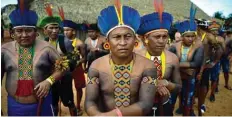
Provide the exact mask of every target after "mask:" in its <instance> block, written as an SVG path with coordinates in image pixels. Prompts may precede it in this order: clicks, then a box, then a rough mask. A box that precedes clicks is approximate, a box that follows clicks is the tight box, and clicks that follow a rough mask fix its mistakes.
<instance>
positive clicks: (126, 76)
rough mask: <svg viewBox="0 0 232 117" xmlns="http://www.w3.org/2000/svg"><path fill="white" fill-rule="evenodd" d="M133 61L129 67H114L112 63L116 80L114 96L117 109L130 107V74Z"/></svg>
mask: <svg viewBox="0 0 232 117" xmlns="http://www.w3.org/2000/svg"><path fill="white" fill-rule="evenodd" d="M132 64H133V61H132V62H131V63H130V64H127V65H114V64H113V62H111V66H112V72H113V78H114V96H115V104H116V106H117V107H121V106H123V107H127V106H129V105H130V73H131V70H132Z"/></svg>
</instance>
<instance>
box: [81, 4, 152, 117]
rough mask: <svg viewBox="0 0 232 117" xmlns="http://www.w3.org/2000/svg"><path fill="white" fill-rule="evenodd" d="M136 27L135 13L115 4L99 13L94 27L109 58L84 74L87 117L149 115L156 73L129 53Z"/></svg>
mask: <svg viewBox="0 0 232 117" xmlns="http://www.w3.org/2000/svg"><path fill="white" fill-rule="evenodd" d="M139 25H140V16H139V13H138V12H137V11H136V10H135V9H133V8H131V7H128V6H125V5H121V4H120V3H119V2H117V4H116V5H114V6H109V7H107V8H105V9H103V10H102V11H101V13H100V16H99V17H98V27H99V28H100V30H101V32H102V34H104V35H105V36H106V37H107V43H106V44H107V45H106V47H108V48H109V50H110V54H108V55H106V56H103V57H101V58H99V59H97V60H95V61H94V62H93V63H92V64H91V66H90V69H89V71H88V81H87V86H86V98H85V111H86V112H87V114H88V115H90V116H143V115H147V114H148V113H149V112H150V111H151V109H152V106H153V103H151V102H152V101H153V99H154V94H155V90H156V88H155V84H156V78H157V74H156V72H157V71H156V69H155V67H154V65H153V62H152V61H150V60H148V59H146V58H144V57H142V56H140V55H138V54H135V53H134V52H133V48H134V46H135V40H136V31H137V30H138V28H139Z"/></svg>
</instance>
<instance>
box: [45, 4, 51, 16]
mask: <svg viewBox="0 0 232 117" xmlns="http://www.w3.org/2000/svg"><path fill="white" fill-rule="evenodd" d="M45 10H46V12H47V14H48V16H50V17H51V16H52V7H51V4H49V3H47V4H45Z"/></svg>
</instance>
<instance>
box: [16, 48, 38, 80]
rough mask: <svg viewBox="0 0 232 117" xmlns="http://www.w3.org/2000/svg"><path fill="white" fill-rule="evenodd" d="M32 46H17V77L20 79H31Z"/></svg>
mask: <svg viewBox="0 0 232 117" xmlns="http://www.w3.org/2000/svg"><path fill="white" fill-rule="evenodd" d="M33 51H34V50H33V47H31V48H23V47H19V61H18V65H19V76H18V77H19V79H20V80H31V79H32V71H33V70H32V68H33V65H32V63H33V56H34V52H33Z"/></svg>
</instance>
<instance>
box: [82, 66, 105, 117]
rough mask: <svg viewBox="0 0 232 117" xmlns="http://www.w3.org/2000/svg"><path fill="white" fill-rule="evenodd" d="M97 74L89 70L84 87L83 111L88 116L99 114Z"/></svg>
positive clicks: (96, 71)
mask: <svg viewBox="0 0 232 117" xmlns="http://www.w3.org/2000/svg"><path fill="white" fill-rule="evenodd" d="M98 78H99V72H98V70H96V69H93V68H90V69H89V72H88V81H87V86H86V96H85V111H86V113H87V114H88V115H89V116H95V115H98V114H100V113H101V112H100V111H99V109H98V107H97V104H96V103H97V100H98V97H99V79H98Z"/></svg>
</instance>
